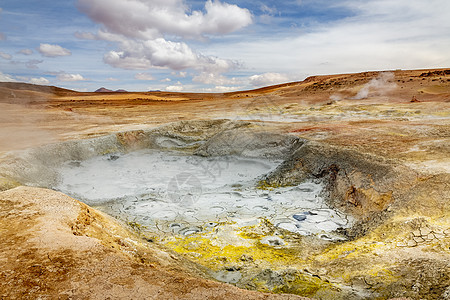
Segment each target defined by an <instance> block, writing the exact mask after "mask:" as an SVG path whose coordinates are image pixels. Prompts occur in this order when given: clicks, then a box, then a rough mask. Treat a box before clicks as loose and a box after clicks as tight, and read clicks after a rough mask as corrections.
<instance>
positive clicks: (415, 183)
mask: <svg viewBox="0 0 450 300" xmlns="http://www.w3.org/2000/svg"><path fill="white" fill-rule="evenodd" d="M0 123H1V126H0V191H1V192H0V236H1V237H2V243H1V244H0V267H1V268H0V298H1V299H244V298H246V299H279V298H280V299H301V297H307V298H314V299H393V298H406V299H450V69H433V70H409V71H408V70H392V71H386V72H364V73H357V74H343V75H326V76H325V75H323V76H313V77H309V78H307V79H306V80H304V81H301V82H293V83H288V84H281V85H277V86H270V87H266V88H261V89H257V90H251V91H242V92H233V93H224V94H200V93H169V92H124V93H114V92H112V93H80V92H74V91H70V90H65V89H61V88H56V87H44V86H37V85H30V84H22V83H0ZM145 149H156V150H158V151H162V152H164V151H177V153H178V152H182V153H183V155H188V156H189V157H204V158H206V159H207V160H208V161H210V160H211V159H213V158H214V157H229V156H231V157H238V158H239V159H241V158H242V159H244V158H245V159H246V161H247V160H249V163H253V162H254V161H257V162H260V161H261V160H266V159H270V160H272V161H276V162H277V165H276V166H275V167H274V168H273V169H270V172H267V173H264V175H262V176H261V177H258V178H257V181H256V182H255V184H254V186H249V187H248V189H252V191H255V193H256V194H257V195H258V197H259V196H261V195H262V196H261V197H266V198H267V199H268V198H269V197H272V198H273V197H277V196H276V195H285V194H283V193H285V192H286V193H287V194H286V195H292V193H294V194H293V196H292V197H294V198H293V199H295V197H296V196H295V195H296V194H295V190H289V189H290V188H295V187H299V186H301V184H304V183H305V182H310V183H311V184H313V183H314V184H318V185H320V186H322V187H323V190H321V191H320V194H318V195H317V197H319V198H321V199H323V201H324V202H323V203H324V204H323V205H325V206H326V208H327V209H328V210H327V212H329V211H333V212H334V211H336V213H337V214H338V215H339V216H343V217H344V218H345V219H347V220H351V222H350V221H349V223H346V224H347V225H348V226H342V227H339V228H337V227H338V226H336V228H331V227H329V226H325V225H326V224H328V223H324V222H327V221H328V220H324V221H317V222H318V223H317V224H322V225H323V226H322V227H320V226H318V227H317V228H319V229H318V230H319V231H320V230H322V229H323V230H324V231H323V232H319V231H314V230H313V231H311V232H309V233H308V234H303V233H301V232H300V231H298V232H296V231H295V230H297V229H295V230H290V229H289V228H290V227H289V228H288V227H286V226H287V225H286V226H285V227H283V226H277V224H276V222H274V221H272V219H270V218H268V219H265V218H264V217H262V214H263V213H261V212H259V211H256V210H252V209H250V210H249V212H248V214H249V217H252V218H257V217H258V214H261V217H260V218H257V219H258V221H257V222H256V223H252V224H250V223H249V224H247V223H245V224H240V223H239V222H237V221H236V219H232V220H231V221H230V220H229V219H226V220H225V221H224V220H222V219H220V221H217V222H216V223H215V224H214V225H211V226H212V227H211V228H209V229H208V228H206V227H205V226H200V225H196V226H197V227H198V228H200V229H198V230H197V231H195V230H194V231H193V232H189V234H186V235H185V236H182V235H180V234H179V233H174V234H173V235H172V234H167V235H166V234H162V233H160V232H159V231H155V230H152V229H151V228H150V227H149V228H147V227H145V226H144V225H143V224H141V223H140V222H138V221H126V220H125V219H121V218H120V215H119V213H118V215H117V216H116V215H114V216H112V213H110V210H108V209H114V207H115V206H107V205H106V204H105V205H103V204H102V205H103V206H102V205H98V206H96V207H95V208H92V207H90V206H88V205H86V204H84V203H82V202H80V201H78V200H83V199H74V198H76V197H69V196H67V195H65V194H63V193H62V192H61V191H55V190H58V189H57V188H55V187H56V186H57V184H56V183H57V182H58V178H59V177H58V176H60V174H59V173H58V172H59V171H58V170H60V168H61V166H62V165H64V164H65V163H67V162H76V163H78V164H83V162H85V161H86V162H88V161H90V159H93V158H95V157H107V158H108V159H109V160H116V159H117V162H120V161H121V160H122V159H124V158H125V155H127V154H128V153H134V151H142V150H145ZM158 153H159V152H158ZM164 153H166V152H164ZM252 159H253V160H252ZM236 161H238V162H239V160H236ZM274 164H275V163H274ZM163 165H164V164H163ZM227 166H228V164H227ZM209 171H211V170H210V169H209ZM216 171H217V170H216ZM219 171H223V169H221V170H219ZM219 173H221V172H219ZM99 174H101V172H100V173H99ZM216 175H217V174H216ZM219 175H220V176H221V174H219ZM161 176H162V175H161ZM239 176H241V175H239ZM242 176H243V175H242ZM75 177H76V176H75ZM232 177H233V176H232V175H230V178H232ZM155 181H157V179H156V180H155ZM230 186H231V188H232V189H233V193H237V194H239V193H240V195H246V194H245V193H244V192H245V191H247V190H244V188H243V187H242V186H239V185H237V184H234V185H230ZM52 188H53V189H52ZM204 191H205V188H204V189H203V192H204ZM86 193H87V194H89V193H90V192H89V191H88V192H86ZM203 194H205V193H203ZM227 195H228V194H227ZM230 195H231V192H230ZM199 197H200V196H199ZM290 197H291V196H290ZM236 201H238V200H236ZM172 204H173V203H170V205H172ZM108 205H109V204H108ZM167 205H169V204H167ZM180 205H181V204H180ZM271 205H272V204H271ZM280 205H281V204H280ZM286 205H289V204H286ZM206 206H207V204H206ZM325 206H323V207H325ZM111 207H112V208H111ZM255 207H256V206H255ZM274 207H275V206H274ZM277 207H278V206H277ZM323 207H322V208H323ZM208 209H209V210H212V209H213V207H212V206H211V207H210V208H206V210H208ZM119 211H120V209H119ZM120 213H122V212H120ZM303 213H304V214H303V215H301V214H299V213H298V214H294V218H293V219H292V218H291V221H290V222H291V223H289V224H290V225H292V226H294V225H296V226H297V225H298V226H297V227H296V228H301V226H303V224H305V222H304V221H305V219H306V220H308V218H309V217H311V219H314V218H313V216H316V220H318V219H317V218H318V216H317V215H318V213H313V211H312V210H311V209H310V210H309V211H308V210H305V211H304V212H303ZM308 213H309V215H308ZM118 216H119V217H118ZM319 216H320V214H319ZM294 219H295V220H294ZM227 220H228V221H227ZM286 222H288V221H286ZM286 222H285V223H286ZM302 222H303V223H302ZM152 224H153V223H152ZM280 224H281V223H280ZM317 224H316V225H317ZM333 224H334V223H333ZM333 224H332V225H333ZM316 225H314V226H316ZM161 226H162V225H161ZM164 226H165V225H164ZM311 226H312V225H311ZM333 226H334V225H333ZM197 227H196V228H197ZM314 228H316V227H314ZM321 228H322V229H321ZM330 228H331V229H330ZM163 231H164V230H161V232H163ZM318 232H319V233H318Z"/></svg>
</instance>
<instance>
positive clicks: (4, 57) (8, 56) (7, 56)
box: [0, 51, 12, 60]
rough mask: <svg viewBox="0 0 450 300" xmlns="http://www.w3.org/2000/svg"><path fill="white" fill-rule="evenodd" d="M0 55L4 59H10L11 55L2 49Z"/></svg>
mask: <svg viewBox="0 0 450 300" xmlns="http://www.w3.org/2000/svg"><path fill="white" fill-rule="evenodd" d="M0 57H1V58H3V59H6V60H11V59H12V55H10V54H8V53H5V52H2V51H0Z"/></svg>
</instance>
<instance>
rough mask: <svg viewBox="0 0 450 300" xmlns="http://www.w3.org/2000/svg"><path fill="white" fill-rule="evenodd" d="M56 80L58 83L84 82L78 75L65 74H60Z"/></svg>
mask: <svg viewBox="0 0 450 300" xmlns="http://www.w3.org/2000/svg"><path fill="white" fill-rule="evenodd" d="M56 79H57V80H58V81H64V82H66V81H84V80H86V79H85V78H84V77H83V76H81V75H80V74H67V73H60V74H58V75H57V76H56Z"/></svg>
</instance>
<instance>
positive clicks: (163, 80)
mask: <svg viewBox="0 0 450 300" xmlns="http://www.w3.org/2000/svg"><path fill="white" fill-rule="evenodd" d="M171 81H172V79H170V78H164V79H162V80H161V82H171Z"/></svg>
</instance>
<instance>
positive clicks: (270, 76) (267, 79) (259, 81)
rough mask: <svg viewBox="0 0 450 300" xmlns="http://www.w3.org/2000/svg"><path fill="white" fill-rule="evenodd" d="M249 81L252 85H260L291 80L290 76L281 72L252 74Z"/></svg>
mask: <svg viewBox="0 0 450 300" xmlns="http://www.w3.org/2000/svg"><path fill="white" fill-rule="evenodd" d="M249 81H250V84H251V85H253V86H255V87H259V86H267V85H273V84H279V83H284V82H286V81H289V77H288V76H287V75H284V74H280V73H264V74H260V75H253V76H250V77H249Z"/></svg>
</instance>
